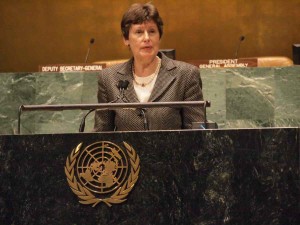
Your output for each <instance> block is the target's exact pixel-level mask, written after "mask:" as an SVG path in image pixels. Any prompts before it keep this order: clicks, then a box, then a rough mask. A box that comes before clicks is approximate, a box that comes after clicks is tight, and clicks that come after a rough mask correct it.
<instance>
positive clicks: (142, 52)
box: [124, 20, 160, 60]
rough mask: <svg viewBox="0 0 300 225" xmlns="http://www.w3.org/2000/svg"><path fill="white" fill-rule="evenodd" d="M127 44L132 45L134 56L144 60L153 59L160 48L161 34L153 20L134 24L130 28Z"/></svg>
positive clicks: (125, 41)
mask: <svg viewBox="0 0 300 225" xmlns="http://www.w3.org/2000/svg"><path fill="white" fill-rule="evenodd" d="M124 43H125V45H128V46H130V49H131V52H132V54H133V57H134V58H137V59H142V60H147V59H149V60H151V59H153V58H154V57H155V56H156V55H157V53H158V50H159V44H160V35H159V31H158V28H157V25H156V23H155V22H154V21H153V20H150V21H146V22H144V23H142V24H133V25H131V27H130V29H129V36H128V40H125V39H124Z"/></svg>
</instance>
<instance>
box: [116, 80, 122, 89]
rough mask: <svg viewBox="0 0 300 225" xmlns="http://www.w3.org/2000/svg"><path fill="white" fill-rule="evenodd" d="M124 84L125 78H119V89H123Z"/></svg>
mask: <svg viewBox="0 0 300 225" xmlns="http://www.w3.org/2000/svg"><path fill="white" fill-rule="evenodd" d="M123 85H124V81H123V80H119V81H118V83H117V88H118V89H122V88H123Z"/></svg>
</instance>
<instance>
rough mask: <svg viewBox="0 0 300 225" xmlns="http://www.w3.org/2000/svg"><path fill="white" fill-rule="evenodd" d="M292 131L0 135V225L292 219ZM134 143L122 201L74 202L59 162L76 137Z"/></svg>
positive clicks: (295, 206)
mask: <svg viewBox="0 0 300 225" xmlns="http://www.w3.org/2000/svg"><path fill="white" fill-rule="evenodd" d="M299 137H300V132H299V128H263V129H228V130H178V131H150V132H147V131H145V132H106V133H80V134H79V133H78V134H77V133H69V134H36V135H1V136H0V209H1V210H0V224H14V225H20V224H22V225H23V224H39V225H42V224H56V225H59V224H63V225H69V224H78V225H80V224H85V225H89V224H99V225H100V224H122V225H125V224H252V225H253V224H289V225H291V224H299V217H298V213H299V187H300V185H299ZM99 141H107V142H111V143H114V144H116V145H119V146H122V145H123V143H124V142H126V143H128V144H129V145H130V146H132V147H133V148H134V150H135V151H136V153H137V155H138V156H139V158H140V162H139V165H140V172H139V177H138V179H137V181H136V183H135V185H134V187H133V188H132V190H131V191H130V193H129V194H128V196H127V197H126V199H127V200H126V201H125V202H123V203H120V204H113V205H112V206H111V207H109V206H107V205H106V204H104V203H103V202H100V203H99V204H97V205H96V206H95V207H92V206H91V205H84V204H81V203H80V202H79V199H78V196H76V195H75V194H74V193H73V192H72V191H71V189H70V187H69V184H68V181H67V177H66V173H65V171H64V168H65V167H66V160H67V158H68V157H69V155H70V153H71V152H72V150H73V149H74V148H76V146H78V144H79V143H82V146H83V148H84V147H85V146H88V145H90V144H92V143H96V142H99Z"/></svg>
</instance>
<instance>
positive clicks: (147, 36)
mask: <svg viewBox="0 0 300 225" xmlns="http://www.w3.org/2000/svg"><path fill="white" fill-rule="evenodd" d="M144 39H145V40H149V34H148V32H147V31H145V32H144Z"/></svg>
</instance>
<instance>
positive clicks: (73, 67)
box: [39, 63, 106, 73]
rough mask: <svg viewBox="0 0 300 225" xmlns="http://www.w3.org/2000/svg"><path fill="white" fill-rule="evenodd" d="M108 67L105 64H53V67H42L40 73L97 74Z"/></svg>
mask: <svg viewBox="0 0 300 225" xmlns="http://www.w3.org/2000/svg"><path fill="white" fill-rule="evenodd" d="M105 67H106V64H105V63H102V64H53V65H40V66H39V72H52V73H53V72H55V73H67V72H97V71H101V70H102V69H104V68H105Z"/></svg>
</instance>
